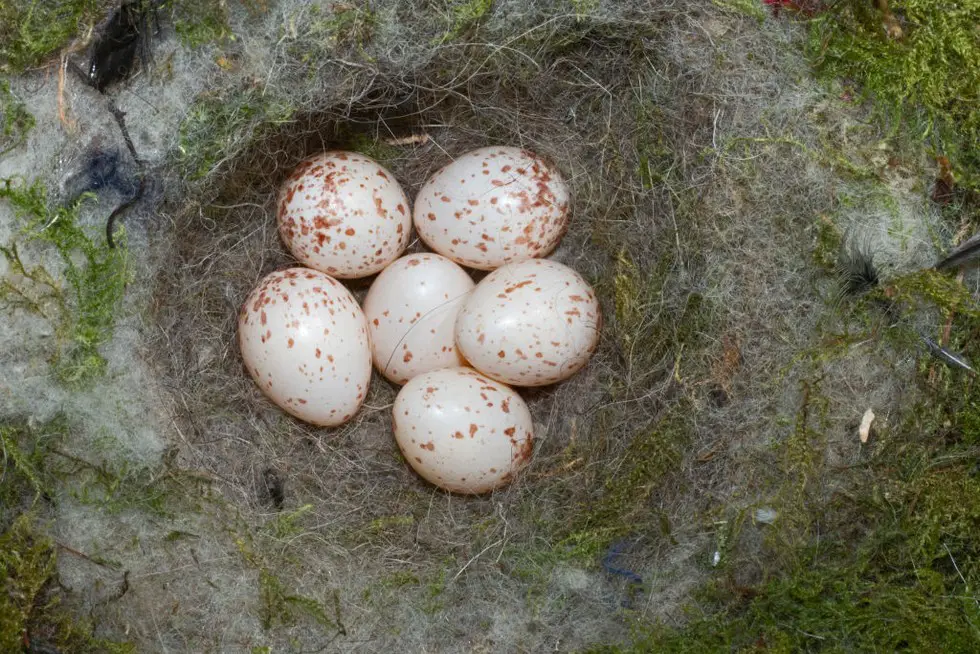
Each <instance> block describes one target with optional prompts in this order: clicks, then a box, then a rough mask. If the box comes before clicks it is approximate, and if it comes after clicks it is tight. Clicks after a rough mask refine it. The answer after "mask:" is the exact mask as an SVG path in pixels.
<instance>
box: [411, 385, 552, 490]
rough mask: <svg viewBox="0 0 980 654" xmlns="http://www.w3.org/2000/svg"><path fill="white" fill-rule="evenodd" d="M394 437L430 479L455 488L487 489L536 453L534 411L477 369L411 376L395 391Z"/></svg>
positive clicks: (501, 482)
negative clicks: (533, 433) (532, 419)
mask: <svg viewBox="0 0 980 654" xmlns="http://www.w3.org/2000/svg"><path fill="white" fill-rule="evenodd" d="M392 411H393V413H392V417H393V424H394V429H395V440H396V441H397V442H398V447H399V448H400V449H401V451H402V454H403V455H404V456H405V459H406V460H407V461H408V462H409V464H411V466H412V467H413V468H414V469H415V471H416V472H417V473H419V475H421V476H422V477H423V478H424V479H426V480H427V481H429V482H431V483H433V484H435V485H436V486H439V487H440V488H443V489H445V490H448V491H452V492H455V493H474V494H475V493H486V492H487V491H491V490H493V489H495V488H499V487H500V486H503V485H504V484H507V483H508V482H510V481H511V480H512V479H513V478H514V475H516V474H517V473H518V471H520V470H521V468H523V467H524V466H525V465H527V463H528V461H529V460H530V459H531V453H532V451H533V449H534V447H533V442H532V435H531V432H532V423H531V413H530V411H528V408H527V404H525V403H524V400H522V399H521V396H520V395H518V394H517V393H516V392H515V391H514V390H513V389H511V388H508V387H507V386H504V385H503V384H499V383H497V382H495V381H493V380H492V379H488V378H487V377H485V376H483V375H481V374H480V373H478V372H477V371H475V370H473V369H472V368H462V367H459V368H444V369H442V370H433V371H430V372H426V373H423V374H421V375H418V376H416V377H414V378H413V379H412V380H411V381H409V382H408V383H407V384H405V386H404V387H403V388H402V390H401V391H400V392H399V393H398V397H396V398H395V405H394V408H393V410H392Z"/></svg>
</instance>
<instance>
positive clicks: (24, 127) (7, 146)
mask: <svg viewBox="0 0 980 654" xmlns="http://www.w3.org/2000/svg"><path fill="white" fill-rule="evenodd" d="M34 123H35V121H34V115H33V114H31V112H29V111H28V110H27V107H26V106H24V103H23V102H21V101H20V100H19V99H18V98H17V96H15V95H14V94H13V92H12V91H11V90H10V83H9V82H8V81H7V80H0V157H2V156H3V155H5V154H7V153H8V152H10V151H11V150H13V149H14V148H17V147H20V146H21V145H22V144H23V143H24V141H26V140H27V134H28V132H30V131H31V130H32V129H34Z"/></svg>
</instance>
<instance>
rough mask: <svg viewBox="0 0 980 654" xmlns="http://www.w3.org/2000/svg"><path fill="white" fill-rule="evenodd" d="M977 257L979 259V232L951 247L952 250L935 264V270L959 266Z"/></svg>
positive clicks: (971, 261)
mask: <svg viewBox="0 0 980 654" xmlns="http://www.w3.org/2000/svg"><path fill="white" fill-rule="evenodd" d="M977 259H980V234H977V235H975V236H973V237H972V238H970V240H968V241H966V242H965V243H963V244H961V245H960V246H959V247H956V248H953V251H952V252H950V253H949V254H947V255H946V257H945V258H944V259H942V260H940V261H939V263H937V264H936V270H947V269H949V268H960V267H962V266H965V265H967V264H969V263H973V262H974V261H976V260H977Z"/></svg>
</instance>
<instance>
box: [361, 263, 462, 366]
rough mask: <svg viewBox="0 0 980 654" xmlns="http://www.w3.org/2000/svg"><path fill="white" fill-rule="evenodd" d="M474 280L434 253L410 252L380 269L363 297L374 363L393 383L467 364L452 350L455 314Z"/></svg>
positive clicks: (454, 341)
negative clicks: (440, 369)
mask: <svg viewBox="0 0 980 654" xmlns="http://www.w3.org/2000/svg"><path fill="white" fill-rule="evenodd" d="M471 290H473V280H472V279H470V276H469V275H468V274H467V273H466V271H465V270H463V269H462V268H460V267H459V266H457V265H456V264H455V263H453V262H452V261H450V260H449V259H447V258H445V257H441V256H439V255H438V254H431V253H422V254H410V255H408V256H405V257H402V258H401V259H399V260H397V261H395V263H393V264H391V265H390V266H388V267H387V268H385V269H384V270H383V271H382V272H381V274H380V275H378V278H377V279H376V280H374V283H373V284H372V285H371V290H369V291H368V294H367V297H366V298H365V299H364V314H365V316H367V320H368V329H370V330H371V344H372V350H373V355H374V365H375V367H376V368H377V369H378V371H379V372H380V373H381V374H383V375H384V376H385V377H387V378H388V379H390V380H391V381H393V382H395V383H396V384H404V383H405V382H407V381H408V380H409V379H411V378H412V377H414V376H415V375H418V374H420V373H423V372H428V371H429V370H438V369H439V368H449V367H452V366H461V365H463V364H464V363H466V362H465V361H464V360H463V359H462V357H460V356H459V353H458V352H457V351H456V340H455V335H454V332H453V328H454V326H455V324H456V314H458V313H459V308H460V306H462V304H463V300H464V299H465V297H466V295H467V294H468V293H469V292H470V291H471Z"/></svg>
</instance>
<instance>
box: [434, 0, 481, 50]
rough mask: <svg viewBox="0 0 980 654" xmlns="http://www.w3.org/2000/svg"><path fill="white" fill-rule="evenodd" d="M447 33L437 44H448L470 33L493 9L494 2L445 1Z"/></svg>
mask: <svg viewBox="0 0 980 654" xmlns="http://www.w3.org/2000/svg"><path fill="white" fill-rule="evenodd" d="M444 4H445V7H444V9H443V13H444V15H445V16H446V24H447V27H446V31H445V32H444V33H443V35H442V36H441V37H439V38H438V39H436V41H435V43H436V44H439V43H446V42H447V41H452V40H454V39H457V38H459V37H460V36H463V35H464V34H466V33H468V32H470V31H471V30H473V29H474V28H476V26H477V25H478V24H479V23H480V21H481V20H483V18H484V17H485V16H486V15H487V13H489V11H490V9H491V8H492V7H493V0H445V3H444Z"/></svg>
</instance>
